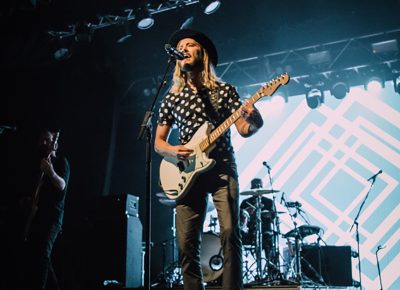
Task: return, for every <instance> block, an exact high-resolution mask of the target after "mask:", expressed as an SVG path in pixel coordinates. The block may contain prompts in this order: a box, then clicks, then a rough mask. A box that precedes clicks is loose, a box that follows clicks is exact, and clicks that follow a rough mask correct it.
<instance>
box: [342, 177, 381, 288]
mask: <svg viewBox="0 0 400 290" xmlns="http://www.w3.org/2000/svg"><path fill="white" fill-rule="evenodd" d="M376 176H377V175H375V176H374V177H373V178H372V179H371V184H370V186H369V189H368V192H367V194H366V195H365V197H364V200H363V201H362V203H361V205H360V208H359V209H358V212H357V215H356V217H355V219H354V222H353V224H352V225H351V228H350V230H349V232H351V230H352V229H353V226H354V225H355V226H356V242H357V257H358V275H359V278H360V289H362V282H361V258H360V234H359V231H358V217H359V216H360V213H361V210H362V208H363V207H364V204H365V202H366V201H367V198H368V195H369V193H370V192H371V189H372V186H373V185H374V183H375V180H376Z"/></svg>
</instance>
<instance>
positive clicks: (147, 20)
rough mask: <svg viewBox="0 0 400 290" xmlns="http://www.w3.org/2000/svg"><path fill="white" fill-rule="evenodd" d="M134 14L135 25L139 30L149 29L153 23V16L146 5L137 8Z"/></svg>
mask: <svg viewBox="0 0 400 290" xmlns="http://www.w3.org/2000/svg"><path fill="white" fill-rule="evenodd" d="M135 16H136V18H137V27H138V28H139V29H141V30H145V29H149V28H150V27H152V26H153V25H154V18H153V16H151V13H150V11H149V9H148V8H147V7H142V8H139V9H138V10H137V11H136V13H135Z"/></svg>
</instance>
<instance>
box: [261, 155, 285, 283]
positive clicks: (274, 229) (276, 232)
mask: <svg viewBox="0 0 400 290" xmlns="http://www.w3.org/2000/svg"><path fill="white" fill-rule="evenodd" d="M263 165H264V166H265V167H266V168H267V172H268V179H269V184H270V186H271V189H272V190H273V182H272V176H271V167H270V166H269V165H268V163H267V162H265V161H264V162H263ZM272 214H273V222H272V232H273V242H272V248H273V250H274V254H273V259H274V260H273V262H274V267H275V269H276V270H278V272H279V278H280V279H281V280H282V279H283V278H282V277H283V275H282V273H281V266H280V261H279V258H280V253H279V235H280V234H281V233H280V221H279V217H278V214H277V210H276V195H275V194H273V195H272Z"/></svg>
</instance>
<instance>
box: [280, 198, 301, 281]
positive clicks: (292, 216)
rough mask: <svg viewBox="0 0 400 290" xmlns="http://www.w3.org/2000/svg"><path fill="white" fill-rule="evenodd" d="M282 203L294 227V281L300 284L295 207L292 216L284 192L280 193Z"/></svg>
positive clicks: (298, 234) (299, 237) (299, 236)
mask: <svg viewBox="0 0 400 290" xmlns="http://www.w3.org/2000/svg"><path fill="white" fill-rule="evenodd" d="M282 201H283V204H284V205H285V207H286V209H287V211H288V213H289V216H290V219H291V221H292V223H293V226H294V232H295V233H296V234H295V237H294V252H295V259H296V260H295V263H296V267H295V268H296V271H295V279H296V281H297V282H299V283H300V282H301V280H302V278H301V269H300V245H299V241H300V240H301V239H302V238H301V235H300V232H299V229H298V227H297V222H296V217H297V207H296V212H295V213H294V214H292V213H291V212H290V210H289V207H288V206H287V204H286V199H285V193H284V192H283V193H282V197H281V202H282Z"/></svg>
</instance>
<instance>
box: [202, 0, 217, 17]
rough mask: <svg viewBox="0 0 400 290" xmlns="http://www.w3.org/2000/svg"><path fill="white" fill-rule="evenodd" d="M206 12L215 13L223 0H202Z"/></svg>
mask: <svg viewBox="0 0 400 290" xmlns="http://www.w3.org/2000/svg"><path fill="white" fill-rule="evenodd" d="M202 4H203V7H204V13H205V14H207V15H209V14H213V13H214V12H215V11H217V10H218V8H219V7H220V6H221V1H218V0H204V1H202Z"/></svg>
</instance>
